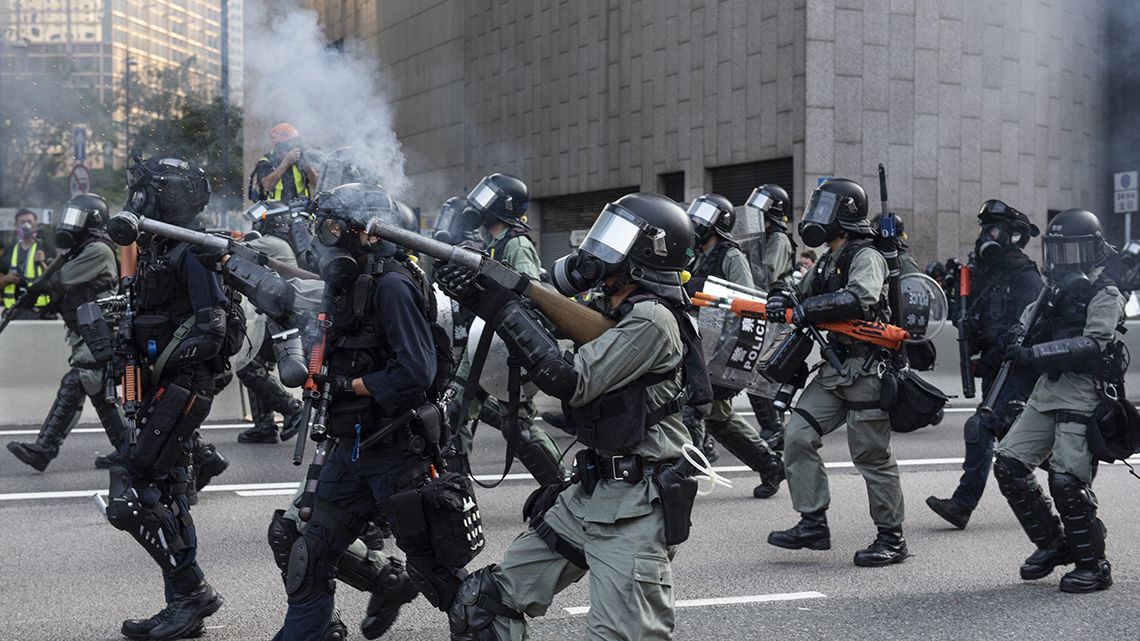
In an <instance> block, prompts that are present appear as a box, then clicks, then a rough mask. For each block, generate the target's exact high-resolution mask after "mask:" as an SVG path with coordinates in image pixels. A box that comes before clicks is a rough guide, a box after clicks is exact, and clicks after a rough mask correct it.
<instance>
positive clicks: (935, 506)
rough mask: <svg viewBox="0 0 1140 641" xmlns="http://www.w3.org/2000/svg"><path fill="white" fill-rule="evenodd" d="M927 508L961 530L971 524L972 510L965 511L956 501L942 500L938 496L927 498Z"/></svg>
mask: <svg viewBox="0 0 1140 641" xmlns="http://www.w3.org/2000/svg"><path fill="white" fill-rule="evenodd" d="M926 506H927V507H929V508H930V509H931V510H933V511H934V513H935V514H937V515H938V516H941V517H942V518H943V519H945V520H946V522H947V523H949V524H950V525H953V526H954V527H956V528H958V529H959V530H964V529H966V524H967V523H969V522H970V514H972V512H971V511H970V510H966V509H963V508H961V507H959V506H958V504H957V503H955V502H954V499H940V498H938V497H936V496H928V497H926Z"/></svg>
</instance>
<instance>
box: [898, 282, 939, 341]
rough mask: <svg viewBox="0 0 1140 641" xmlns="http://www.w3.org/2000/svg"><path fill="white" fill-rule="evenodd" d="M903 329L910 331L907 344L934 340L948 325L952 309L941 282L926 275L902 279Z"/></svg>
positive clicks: (900, 284) (901, 316) (900, 300)
mask: <svg viewBox="0 0 1140 641" xmlns="http://www.w3.org/2000/svg"><path fill="white" fill-rule="evenodd" d="M899 288H900V290H901V292H900V293H901V296H900V297H899V303H900V306H901V307H902V309H901V312H902V314H901V315H900V318H901V319H902V325H903V329H905V330H906V331H908V332H910V339H908V340H907V342H908V343H925V342H928V341H931V340H933V339H934V337H935V336H937V335H938V333H939V332H941V331H942V328H943V327H944V326H945V325H946V319H947V318H948V317H949V314H950V306H949V304H948V303H947V301H946V294H945V292H943V291H942V287H941V286H939V284H938V282H937V281H935V280H934V279H933V278H931V277H929V276H927V275H926V274H919V273H914V274H907V275H906V276H903V277H902V278H900V279H899Z"/></svg>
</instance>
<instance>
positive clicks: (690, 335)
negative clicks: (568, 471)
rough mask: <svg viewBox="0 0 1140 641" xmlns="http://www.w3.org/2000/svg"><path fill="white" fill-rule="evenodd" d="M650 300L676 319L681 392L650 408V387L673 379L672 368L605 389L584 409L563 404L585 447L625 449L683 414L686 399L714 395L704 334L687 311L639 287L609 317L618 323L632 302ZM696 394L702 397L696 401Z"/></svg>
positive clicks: (692, 400) (674, 372)
mask: <svg viewBox="0 0 1140 641" xmlns="http://www.w3.org/2000/svg"><path fill="white" fill-rule="evenodd" d="M647 300H656V301H660V302H661V303H662V304H663V305H666V306H667V308H668V309H669V310H670V311H672V313H673V317H674V318H675V319H676V321H677V324H678V329H679V330H680V332H681V340H682V342H683V343H684V345H685V356H684V357H683V359H682V362H681V365H680V366H679V368H680V369H681V371H682V373H683V380H682V388H681V392H680V393H679V394H678V395H677V396H676V397H675V398H673V399H671V400H669V401H667V402H666V403H665V404H664V405H662V406H661V407H658V408H656V409H653V410H649V408H648V407H646V405H647V404H648V397H647V390H648V388H649V387H650V386H652V385H656V384H658V383H661V382H663V381H666V380H669V379H672V378H674V377H675V376H676V375H677V369H672V370H670V371H668V372H665V373H661V374H653V373H647V374H643V375H642V376H640V377H639V378H638V379H637V380H635V381H633V382H631V383H630V384H628V385H626V386H625V387H622V388H621V389H617V390H612V391H609V392H606V393H605V394H602V395H601V396H599V397H598V398H596V399H594V400H593V401H591V402H590V403H587V404H586V405H584V406H582V407H572V406H571V405H570V404H569V403H566V402H563V404H562V409H563V412H564V413H565V414H566V416H567V418H568V419H569V420H570V422H571V423H572V424H573V425H574V426H575V429H576V432H575V435H576V436H577V438H578V440H579V441H580V442H581V443H582V444H583V445H585V446H587V447H591V448H594V449H598V450H603V451H607V452H616V451H624V450H627V449H629V448H632V447H634V446H636V445H637V444H638V443H640V442H641V441H643V440H644V439H645V437H646V436H647V435H648V434H649V427H650V426H653V425H656V424H657V423H660V422H661V421H662V420H664V419H665V418H666V417H668V416H671V415H673V414H676V413H677V412H680V411H681V410H682V409H683V408H684V406H685V404H686V402H687V401H688V402H693V403H695V404H701V403H705V402H708V401H709V400H711V399H712V390H711V385H710V384H709V379H708V367H707V365H705V363H704V353H703V352H702V351H701V342H700V337H699V336H697V333H696V330H695V328H694V327H693V325H692V321H691V320H690V319H689V318H688V317H687V316H686V315H685V314H684V312H682V311H681V310H678V309H676V308H675V307H674V306H673V305H671V304H670V303H669V302H668V301H667V300H665V299H664V298H662V297H660V296H658V295H656V294H653V293H652V292H648V291H645V290H638V291H636V292H634V293H633V294H631V295H629V296H627V297H626V299H625V300H624V301H622V303H621V305H619V306H618V308H617V309H616V310H614V312H612V313H611V314H610V317H611V318H613V319H614V320H616V321H618V322H619V323H620V322H621V320H622V319H623V318H625V317H626V316H627V315H629V313H630V312H631V311H632V310H633V307H634V305H636V304H637V303H640V302H642V301H647ZM702 376H703V381H702V380H701V377H702ZM694 395H695V396H698V397H701V398H699V399H694Z"/></svg>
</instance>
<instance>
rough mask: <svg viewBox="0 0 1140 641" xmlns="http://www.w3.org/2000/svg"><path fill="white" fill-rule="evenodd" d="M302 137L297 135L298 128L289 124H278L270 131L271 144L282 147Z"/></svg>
mask: <svg viewBox="0 0 1140 641" xmlns="http://www.w3.org/2000/svg"><path fill="white" fill-rule="evenodd" d="M300 135H301V134H299V133H297V128H296V127H294V126H293V125H291V124H289V123H287V122H283V123H280V124H276V125H273V128H272V129H270V130H269V144H271V145H280V144H281V143H283V142H285V141H286V140H292V139H294V138H296V137H297V136H300Z"/></svg>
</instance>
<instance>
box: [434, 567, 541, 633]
mask: <svg viewBox="0 0 1140 641" xmlns="http://www.w3.org/2000/svg"><path fill="white" fill-rule="evenodd" d="M494 567H495V566H493V565H490V566H487V567H485V568H482V569H480V570H476V571H475V572H474V573H472V574H470V575H468V577H467V578H466V579H464V580H463V583H461V584H460V585H459V592H458V594H456V596H455V603H454V604H453V605H452V606H451V609H450V610H449V611H448V613H447V620H448V623H449V624H450V626H451V639H452V641H498V637H497V636H496V635H495V628H494V625H493V624H494V622H495V618H496V617H507V618H509V619H514V620H516V621H517V620H521V619H522V618H523V615H522V613H521V612H517V611H515V610H512V609H510V608H508V607H507V606H505V605H503V596H502V593H501V592H500V591H499V586H498V584H496V583H495V579H494V578H493V577H492V576H491V571H492V570H493V569H494Z"/></svg>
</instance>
